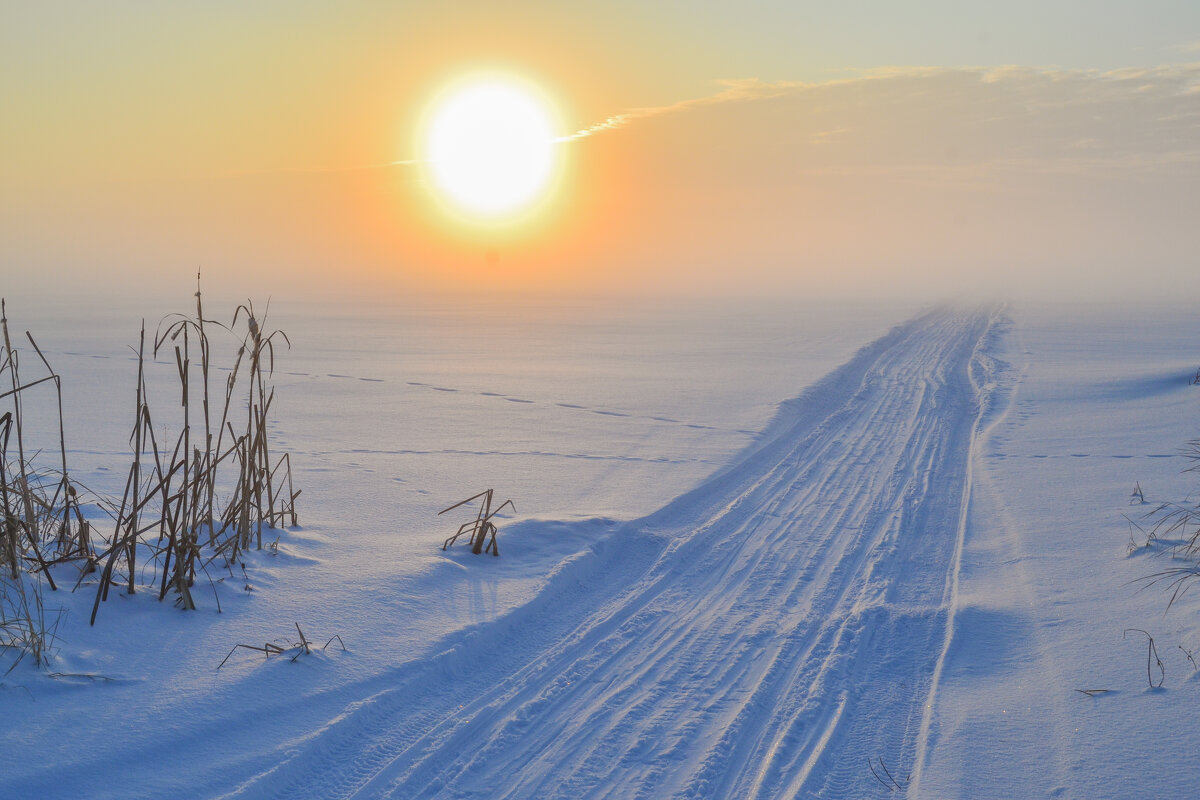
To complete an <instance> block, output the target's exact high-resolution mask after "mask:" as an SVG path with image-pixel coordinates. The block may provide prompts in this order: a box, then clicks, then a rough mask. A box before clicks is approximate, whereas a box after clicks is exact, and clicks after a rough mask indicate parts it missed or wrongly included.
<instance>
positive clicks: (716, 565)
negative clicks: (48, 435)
mask: <svg viewBox="0 0 1200 800" xmlns="http://www.w3.org/2000/svg"><path fill="white" fill-rule="evenodd" d="M208 308H209V311H210V313H211V314H212V315H214V316H218V317H222V318H227V317H228V316H229V309H231V308H232V305H228V308H226V307H225V306H222V305H221V304H219V303H217V302H213V301H211V300H210V301H209V306H208ZM166 310H181V311H182V310H186V305H185V304H182V303H181V304H178V305H177V306H174V305H173V306H170V307H168V308H162V307H157V308H153V309H149V310H142V309H137V310H135V309H133V308H132V307H130V308H117V307H113V306H104V307H102V308H99V309H83V310H79V309H71V310H65V309H62V308H61V307H33V308H30V309H29V311H28V313H27V314H25V313H22V309H21V308H20V306H17V305H13V304H12V303H11V301H10V307H9V317H10V319H11V320H13V322H14V323H15V324H16V325H17V326H19V328H20V329H21V330H24V329H25V328H28V329H30V330H32V331H33V332H34V334H35V335H36V336H37V337H38V340H39V343H40V344H41V345H42V347H43V349H44V350H46V352H47V356H48V357H49V358H50V360H51V363H52V364H53V365H54V366H55V367H56V368H57V370H58V371H59V372H60V373H61V374H62V375H63V376H64V381H65V391H66V402H67V417H68V422H69V427H68V431H67V436H68V448H69V458H70V466H71V469H72V471H73V473H74V476H75V477H76V478H77V479H79V480H81V481H82V482H83V483H84V484H86V485H88V486H89V487H91V488H93V489H95V490H96V491H97V492H101V493H106V494H110V495H112V494H119V493H120V490H121V488H122V485H121V481H123V479H124V470H125V467H126V466H127V460H126V459H127V457H128V456H127V448H128V443H127V437H128V429H129V424H130V422H131V416H132V389H133V377H132V375H133V373H132V370H134V369H136V365H135V363H134V362H133V361H131V360H130V359H129V351H128V347H127V346H128V345H131V344H133V343H134V342H135V338H136V333H137V319H138V317H139V315H140V314H147V315H148V316H151V320H150V326H151V327H153V325H154V323H155V322H156V321H157V316H159V315H161V313H162V312H163V311H166ZM272 322H273V323H274V324H275V325H278V326H279V327H282V328H284V329H285V330H287V332H288V334H289V336H290V337H291V340H292V342H293V347H292V349H291V350H290V351H286V352H280V353H279V354H278V361H277V365H276V373H275V382H276V386H277V391H278V393H279V399H278V401H277V404H278V405H277V412H276V422H275V423H274V425H275V429H274V433H275V434H276V439H275V442H274V447H275V449H276V450H277V451H283V450H287V451H289V452H291V453H292V458H293V459H294V463H295V467H296V471H297V475H296V477H297V486H298V488H302V489H303V494H302V495H301V497H300V499H299V502H298V505H299V510H300V521H301V526H300V527H299V528H298V529H292V530H285V531H280V532H279V540H278V551H277V553H276V552H268V551H264V552H258V553H252V554H250V556H249V558H248V559H247V564H246V572H245V574H244V575H243V574H242V573H241V572H240V570H239V571H238V572H236V574H233V573H230V574H227V575H226V577H225V580H223V581H221V582H220V583H218V584H217V585H216V586H215V587H213V589H212V590H209V589H208V588H207V587H202V591H200V592H197V594H196V596H197V598H198V601H199V602H200V606H201V607H200V609H199V610H198V611H196V612H189V613H185V612H181V611H178V610H176V609H175V608H173V607H172V606H171V605H170V604H169V603H163V604H160V603H158V602H156V601H155V599H154V597H153V596H152V595H151V594H150V593H149V592H144V593H141V594H138V595H135V596H133V597H127V596H124V595H120V594H117V595H116V596H110V599H109V601H108V602H107V603H106V604H104V605H103V606H102V607H101V610H100V616H99V619H98V621H97V624H96V626H95V627H88V625H87V617H88V614H89V613H90V605H91V600H92V597H93V591H89V586H90V584H89V581H88V580H85V581H84V583H83V585H82V586H81V588H80V589H79V591H77V592H76V593H75V594H69V593H67V592H65V591H63V592H58V593H49V592H48V593H47V595H46V599H47V603H48V605H49V606H50V607H51V608H57V607H59V606H61V607H63V608H65V609H66V616H65V618H64V621H63V623H62V624H61V626H60V628H59V635H60V642H59V650H58V655H57V660H56V661H55V664H54V665H53V666H52V668H51V670H52V671H53V672H57V673H61V674H63V675H70V676H76V677H49V676H47V675H45V674H43V673H41V672H39V671H37V670H35V669H33V668H32V666H31V665H29V664H27V663H23V664H21V665H19V666H18V667H17V669H16V670H14V671H13V672H12V673H10V674H9V675H8V676H7V677H5V678H3V679H0V712H2V715H0V797H63V798H66V797H98V798H109V797H111V798H126V797H147V798H150V797H164V796H175V797H205V798H207V797H226V796H229V797H248V798H258V797H300V798H327V797H362V798H367V797H391V798H415V797H480V798H493V797H497V798H498V797H514V798H516V797H530V798H532V797H538V798H541V797H614V798H618V797H620V798H625V797H695V798H708V797H712V798H724V797H762V798H767V797H816V796H821V797H839V798H861V797H875V796H879V797H883V796H895V795H899V794H905V795H907V796H909V797H947V798H984V797H997V798H999V797H1050V796H1053V797H1077V798H1092V797H1129V798H1134V797H1187V796H1191V794H1192V792H1193V789H1194V787H1195V786H1196V785H1197V782H1198V781H1200V767H1197V766H1195V765H1194V763H1192V762H1193V760H1190V759H1188V758H1187V750H1186V747H1187V745H1188V744H1189V743H1190V740H1191V736H1192V734H1193V733H1194V731H1195V730H1196V722H1195V719H1194V714H1193V713H1192V712H1193V709H1194V708H1195V704H1196V700H1197V690H1198V687H1200V679H1198V678H1196V675H1195V670H1194V667H1193V665H1192V664H1191V663H1190V661H1189V659H1188V658H1187V657H1186V653H1185V650H1194V649H1200V623H1198V622H1197V619H1198V617H1197V613H1198V612H1200V605H1198V603H1200V600H1197V599H1196V598H1194V597H1192V596H1191V595H1185V596H1184V597H1183V599H1182V600H1181V601H1179V602H1177V603H1176V605H1175V607H1174V608H1172V609H1171V611H1170V612H1169V613H1164V610H1165V608H1166V599H1167V598H1166V597H1165V596H1164V595H1163V594H1162V592H1161V591H1158V590H1155V589H1151V590H1145V591H1141V592H1138V591H1137V588H1138V587H1137V585H1136V584H1131V581H1136V579H1138V578H1139V577H1142V576H1144V575H1147V574H1150V573H1151V572H1154V571H1157V570H1158V569H1161V568H1162V567H1163V566H1166V565H1169V564H1170V562H1169V561H1168V560H1167V558H1168V556H1167V555H1164V554H1163V548H1161V547H1160V548H1154V547H1149V548H1147V547H1138V548H1136V549H1135V550H1134V551H1133V552H1132V554H1130V552H1129V550H1128V548H1127V544H1128V541H1129V535H1128V533H1129V529H1128V526H1127V524H1126V521H1125V518H1124V516H1123V515H1128V516H1130V517H1134V518H1135V519H1136V518H1137V516H1138V515H1139V514H1141V513H1143V512H1144V510H1146V509H1148V508H1149V507H1150V504H1151V503H1153V502H1156V501H1159V500H1163V501H1167V500H1169V501H1180V500H1183V499H1185V498H1186V497H1187V496H1188V495H1189V493H1191V494H1194V493H1195V488H1196V478H1195V476H1194V475H1184V474H1181V472H1180V470H1181V469H1182V468H1183V467H1184V466H1186V463H1185V461H1184V460H1183V459H1181V458H1180V457H1179V448H1180V446H1181V445H1182V444H1183V443H1184V441H1185V440H1187V439H1189V438H1193V437H1195V436H1197V434H1198V427H1200V426H1198V425H1197V422H1198V421H1200V417H1198V415H1197V410H1198V409H1200V388H1198V387H1192V386H1189V384H1188V381H1189V379H1190V378H1191V377H1192V375H1194V374H1195V371H1196V367H1197V365H1198V364H1200V347H1197V346H1196V342H1200V336H1198V334H1200V321H1197V320H1195V319H1193V318H1192V317H1191V316H1189V315H1188V314H1187V313H1185V312H1184V311H1182V310H1181V311H1164V310H1162V309H1155V310H1147V309H1140V310H1139V309H1127V308H1122V307H1120V306H1112V307H1108V308H1089V309H1082V308H1075V307H1058V308H1048V307H1041V308H1035V309H1029V308H1009V309H1003V310H1001V309H996V308H987V309H982V310H979V309H970V308H967V309H957V308H956V309H941V308H937V309H916V308H912V307H908V308H900V307H877V306H876V307H872V306H866V305H862V304H849V303H847V304H844V305H841V306H838V305H828V304H825V305H822V304H816V303H811V304H800V305H798V306H793V307H783V306H782V305H781V306H778V307H774V308H764V307H759V308H756V309H745V308H738V307H735V306H732V305H731V306H728V307H724V308H716V307H702V306H693V307H679V308H670V309H664V308H650V307H633V308H628V307H626V308H619V307H616V306H614V307H607V308H598V307H575V306H565V307H564V306H554V305H545V306H541V307H537V306H530V305H524V306H522V305H517V306H494V305H487V304H480V303H468V304H465V305H463V304H445V305H428V304H427V305H421V306H418V305H414V306H412V307H409V308H405V309H403V310H395V309H382V308H379V309H371V310H368V311H362V310H354V311H351V310H348V309H347V310H340V311H339V310H337V309H334V310H333V311H330V310H329V309H318V308H315V307H313V308H308V307H304V306H302V305H299V304H295V305H289V304H287V303H286V302H284V301H280V300H277V301H276V303H275V307H274V308H273V311H272ZM170 370H171V366H170V365H168V364H166V363H165V362H164V363H163V364H161V365H158V368H157V376H160V377H157V376H156V377H154V378H153V380H154V385H152V387H151V388H152V391H154V392H156V408H159V409H161V411H159V412H158V413H159V414H160V416H161V418H162V419H163V420H164V421H162V422H159V423H158V424H160V425H165V426H168V427H169V426H170V422H169V420H170V418H171V414H172V413H173V411H172V409H171V404H172V401H173V395H172V389H171V385H170V381H171V379H172V375H171V372H170ZM1135 482H1140V484H1141V486H1142V488H1143V489H1144V491H1145V494H1146V498H1147V500H1148V501H1150V502H1149V503H1147V505H1145V506H1143V505H1136V506H1134V505H1130V504H1129V502H1128V501H1129V497H1130V492H1131V491H1132V490H1133V487H1134V484H1135ZM488 487H494V488H495V489H496V491H497V493H498V496H499V498H501V499H504V498H511V499H512V500H513V501H514V502H515V504H516V508H517V513H516V514H511V515H506V516H507V517H508V518H507V519H505V520H502V521H501V525H500V527H501V531H500V536H499V543H500V551H501V556H500V558H492V557H490V556H473V555H471V554H470V553H469V552H468V551H467V550H466V549H465V548H464V547H461V546H460V547H458V548H456V549H454V550H452V551H449V552H443V551H442V550H440V549H439V545H440V543H441V541H442V539H443V538H444V537H445V536H446V535H447V534H448V533H449V532H451V529H452V528H453V527H454V526H455V524H456V521H451V520H447V518H445V517H438V516H437V512H438V511H439V510H440V509H442V508H443V507H445V506H448V505H450V504H451V503H453V502H455V501H457V500H460V499H462V498H464V497H467V496H469V495H471V494H474V493H475V492H477V491H480V490H482V489H485V488H488ZM270 538H272V539H273V538H274V534H272V536H271V537H270ZM1156 551H1157V552H1158V554H1159V555H1158V557H1157V558H1156V557H1155V552H1156ZM64 575H65V573H64ZM61 582H63V583H67V584H68V586H69V585H70V584H72V583H73V582H74V580H73V576H72V579H71V580H69V581H61ZM213 592H215V593H216V594H217V596H219V597H220V602H221V606H222V609H223V612H222V613H220V614H218V613H217V611H216V603H215V602H214V597H213ZM206 601H207V602H206ZM294 623H299V624H300V625H301V626H302V627H303V628H304V630H305V633H306V634H307V635H308V637H309V638H310V639H314V640H318V641H319V642H321V643H324V641H325V640H326V639H328V638H329V637H331V636H333V635H334V634H337V635H338V636H339V637H340V638H341V640H342V641H343V642H344V643H345V645H346V647H347V650H346V651H342V650H341V649H340V648H338V647H337V646H336V645H334V646H332V647H330V648H329V649H327V650H325V651H323V652H320V653H317V654H314V655H311V656H304V657H301V658H299V659H297V660H296V661H295V662H294V663H292V662H291V661H289V659H288V658H281V657H273V658H271V659H266V660H264V659H263V657H262V656H261V654H255V653H251V652H249V651H241V652H239V653H237V654H235V655H234V656H233V658H231V659H230V660H229V662H228V663H226V664H225V666H224V667H222V668H221V669H220V670H219V671H218V670H217V669H216V667H217V665H218V664H219V663H220V662H221V660H222V659H223V658H224V657H225V655H226V654H227V653H228V652H229V650H230V648H231V647H232V646H233V645H234V644H236V643H254V644H261V643H263V642H264V641H278V642H280V643H283V644H288V643H290V642H292V641H294V639H295V636H294V627H293V625H294ZM1126 628H1141V629H1144V630H1147V631H1150V632H1151V633H1152V634H1153V635H1154V636H1155V639H1156V644H1157V645H1158V648H1159V652H1160V654H1161V656H1162V658H1163V661H1164V663H1165V666H1166V670H1167V672H1166V679H1165V681H1164V683H1163V686H1162V688H1161V689H1154V690H1150V689H1148V688H1147V682H1146V678H1145V666H1146V662H1145V656H1146V646H1145V640H1144V637H1143V638H1142V639H1141V640H1140V641H1139V640H1138V639H1136V638H1130V639H1123V638H1122V632H1123V631H1124V630H1125V629H1126ZM4 668H7V665H4ZM85 675H90V676H93V677H78V676H85ZM1077 689H1108V690H1109V691H1107V692H1105V693H1103V694H1099V695H1097V696H1095V697H1088V696H1086V695H1084V694H1082V693H1080V692H1078V691H1076V690H1077ZM889 781H891V782H892V783H891V785H890V788H889V785H887V784H888V782H889ZM893 790H894V791H893Z"/></svg>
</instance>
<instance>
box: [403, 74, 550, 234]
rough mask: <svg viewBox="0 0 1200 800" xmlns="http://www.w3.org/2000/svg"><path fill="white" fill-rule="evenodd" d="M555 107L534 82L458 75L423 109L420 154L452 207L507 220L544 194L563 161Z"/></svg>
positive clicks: (471, 216) (480, 218) (471, 215)
mask: <svg viewBox="0 0 1200 800" xmlns="http://www.w3.org/2000/svg"><path fill="white" fill-rule="evenodd" d="M557 138H558V131H557V125H556V120H555V113H554V110H553V107H552V105H551V103H550V102H549V100H547V99H546V98H545V97H544V96H543V95H542V94H541V93H540V92H539V91H538V90H537V89H536V88H535V87H533V86H532V85H530V84H528V83H526V82H524V81H522V80H520V79H517V78H514V77H510V76H498V75H487V76H481V77H473V78H468V79H466V80H462V81H459V82H457V83H455V84H454V85H453V86H451V87H450V88H449V89H448V90H447V91H445V92H443V93H442V94H441V95H440V96H439V97H438V98H437V99H436V100H435V101H434V103H433V104H432V106H431V108H430V111H429V112H428V113H427V114H426V118H425V122H424V124H423V130H422V134H421V143H422V144H421V162H422V164H423V166H424V169H425V174H426V181H427V183H428V184H429V185H430V186H431V187H432V188H433V190H434V191H435V193H436V194H437V196H438V198H439V199H440V200H442V201H443V202H444V203H445V204H446V205H447V206H449V208H450V210H452V211H454V212H456V213H457V214H458V215H459V216H462V217H465V218H467V219H468V220H471V221H477V222H483V223H506V222H509V221H513V220H516V219H518V218H521V217H523V216H525V215H527V214H528V213H529V212H530V211H531V210H532V209H535V208H536V207H537V206H538V204H539V203H540V202H542V201H544V200H545V198H546V196H547V195H548V194H549V192H550V190H551V189H552V187H553V184H554V181H555V178H556V175H557V173H558V172H559V170H560V169H561V148H560V147H559V146H558V145H557V143H556V141H555V140H556V139H557Z"/></svg>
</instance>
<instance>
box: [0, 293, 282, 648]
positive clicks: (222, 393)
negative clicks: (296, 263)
mask: <svg viewBox="0 0 1200 800" xmlns="http://www.w3.org/2000/svg"><path fill="white" fill-rule="evenodd" d="M195 301H196V304H195V313H194V316H193V315H189V314H173V315H170V316H168V317H165V318H164V319H163V320H162V322H161V323H160V324H159V326H158V329H157V330H156V331H155V333H154V336H153V337H152V339H150V340H149V341H148V339H147V331H146V326H145V323H144V322H143V323H142V326H141V332H140V335H139V339H138V345H137V348H136V349H135V350H134V355H135V356H136V362H137V374H136V379H135V383H134V387H133V392H132V395H133V401H134V403H133V405H134V407H133V412H134V413H133V425H132V428H131V432H130V437H129V442H130V446H131V448H132V458H131V461H130V464H129V468H128V471H127V474H126V480H125V485H124V491H123V494H122V496H121V499H120V500H119V501H117V500H115V499H112V498H104V497H101V496H98V495H95V494H94V493H91V492H90V491H88V490H86V489H84V488H83V487H82V486H80V485H79V484H77V483H76V482H74V481H72V479H71V478H70V474H69V472H68V468H67V446H66V436H65V428H66V426H65V424H64V420H63V414H62V380H61V378H60V376H59V375H58V373H56V372H55V371H54V370H53V369H52V368H51V367H50V364H49V361H48V360H47V359H46V357H45V355H44V353H43V352H42V350H41V349H40V348H39V347H38V345H37V342H36V340H35V339H34V337H33V336H32V334H30V333H28V332H27V333H26V338H27V340H28V342H29V345H30V348H31V349H28V350H22V349H21V348H19V347H17V346H15V345H14V343H13V340H12V337H11V336H10V332H9V325H8V318H7V311H6V309H4V307H3V302H2V301H0V330H2V333H3V345H4V350H3V359H2V361H0V382H2V383H0V402H2V403H4V404H5V405H0V649H15V650H16V651H17V653H18V654H19V655H18V660H19V659H20V658H23V657H24V656H25V655H29V656H32V657H33V658H34V660H35V661H36V662H37V663H38V664H39V665H41V666H44V665H45V663H46V658H47V655H48V651H49V647H50V645H51V644H52V642H53V639H54V631H55V624H56V619H55V618H53V615H49V616H48V615H47V613H46V610H45V606H44V604H43V598H42V591H43V585H44V586H45V587H46V588H48V589H49V590H51V591H57V590H58V589H59V585H58V584H57V583H56V582H55V576H56V574H58V576H59V577H60V579H61V577H62V576H63V574H64V571H65V570H69V569H70V568H71V567H72V566H73V567H74V568H75V569H76V570H77V573H78V574H77V576H72V577H74V588H73V589H72V591H74V590H77V589H79V588H80V587H84V586H91V585H92V584H93V583H94V589H95V598H94V601H93V603H92V611H91V619H90V621H91V624H93V625H94V624H95V622H96V619H97V617H98V614H99V610H100V606H101V604H102V603H104V602H105V601H106V600H107V599H108V598H109V595H110V593H111V592H112V591H113V590H114V589H120V590H123V591H124V592H126V593H127V594H131V595H132V594H135V593H137V592H139V591H152V592H154V593H155V594H156V595H157V597H158V599H159V600H165V599H166V598H167V597H168V595H170V596H172V597H173V598H174V602H175V604H176V605H177V606H179V607H180V608H184V609H195V608H196V607H197V606H198V604H199V602H200V601H199V600H198V599H197V597H196V594H195V591H194V589H195V585H196V582H197V580H206V581H207V582H209V583H210V584H212V588H213V596H214V598H217V608H218V610H220V601H219V597H218V595H217V592H216V586H215V583H213V580H212V578H211V575H210V571H211V570H214V569H228V570H229V572H230V574H232V572H233V567H234V566H235V565H239V562H240V561H241V560H242V555H243V553H245V552H246V551H247V550H249V549H251V548H254V549H258V550H261V549H263V529H264V528H268V529H273V528H277V527H284V526H288V525H291V526H295V525H296V524H297V523H298V518H297V513H296V499H297V497H299V495H300V491H299V490H296V489H295V488H294V487H293V480H292V468H291V458H290V456H289V455H288V454H287V453H283V454H281V455H278V456H276V454H274V453H273V452H272V450H271V447H270V438H269V436H268V423H269V420H270V419H271V410H272V405H273V402H274V400H275V389H274V387H273V385H272V382H271V378H272V375H273V373H274V366H275V355H276V353H275V351H276V345H277V344H284V345H287V346H289V347H290V345H291V343H290V341H289V340H288V337H287V334H286V333H284V332H283V331H281V330H268V328H267V326H266V323H267V316H268V315H267V313H266V311H264V313H262V314H261V315H260V314H258V313H257V312H256V310H255V308H254V305H253V303H250V302H247V303H245V304H243V305H239V306H238V307H237V308H236V309H235V310H234V313H233V317H232V320H231V322H230V323H229V324H228V325H226V324H223V323H221V322H218V321H217V320H215V319H211V318H207V317H205V314H204V307H203V300H202V296H201V293H200V291H199V289H198V288H197V291H196V294H195ZM218 337H220V339H221V340H223V341H225V342H228V343H229V344H228V346H229V349H230V350H232V351H233V355H232V358H231V360H232V366H230V367H226V368H224V370H223V371H224V372H225V375H224V378H223V379H217V378H215V377H214V376H215V375H217V374H220V372H221V371H222V368H221V367H218V366H217V365H216V363H215V361H214V353H215V350H216V349H217V348H216V343H215V340H216V339H217V338H218ZM148 346H149V350H150V352H149V353H147V349H148ZM22 357H24V358H25V359H26V360H29V359H30V358H34V360H35V363H34V366H35V367H38V368H39V374H38V375H37V376H36V377H34V378H32V379H26V378H25V377H24V376H23V375H22V373H21V367H22V364H21V360H22ZM160 357H162V358H163V359H164V360H167V361H168V362H169V363H171V362H173V368H174V370H173V371H174V374H175V377H176V379H177V384H176V385H177V387H178V392H179V395H178V396H179V406H178V409H179V410H178V412H176V413H177V414H178V416H177V417H175V416H173V415H168V418H169V421H168V423H167V424H171V423H174V425H175V426H176V427H175V428H174V430H177V431H178V433H177V434H176V435H174V436H173V438H172V439H168V440H164V439H162V438H161V437H160V436H159V432H158V431H159V430H160V428H159V427H157V423H159V422H161V421H162V420H160V418H159V417H157V415H156V412H152V410H151V404H150V401H149V397H148V392H147V369H148V367H151V366H155V367H158V368H161V367H162V364H161V362H157V359H158V358H160ZM150 359H155V360H154V361H150ZM168 368H170V367H168ZM43 371H44V374H42V372H43ZM51 390H53V392H54V393H55V394H54V395H53V397H52V398H51V402H47V398H46V397H45V396H42V395H40V394H38V393H47V392H49V391H51ZM35 394H38V396H37V397H36V408H37V409H39V410H41V411H42V412H43V413H44V410H45V409H46V408H51V409H55V408H56V409H57V428H58V441H57V442H56V443H55V444H56V445H57V451H56V453H55V455H56V458H55V459H54V462H53V463H48V459H47V456H46V450H45V449H44V443H40V442H39V443H32V442H29V441H27V439H28V433H27V426H26V416H25V407H26V405H25V404H26V401H27V400H29V401H30V404H31V405H32V404H33V402H34V400H35ZM53 400H56V401H57V402H56V403H55V402H53ZM168 418H162V419H163V420H166V419H168ZM31 448H32V449H31ZM82 498H87V500H86V501H85V500H83V499H82ZM84 506H87V508H88V511H90V512H93V513H91V514H89V515H85V514H84V508H83V507H84ZM105 518H107V521H108V523H110V524H109V525H106V524H101V523H103V522H104V521H105ZM110 525H111V527H110ZM108 531H111V533H107V532H108ZM276 541H278V538H277V537H276ZM97 572H98V573H99V574H98V576H96V574H97ZM92 576H96V577H94V578H93V577H92ZM15 663H16V662H14V664H15Z"/></svg>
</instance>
